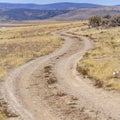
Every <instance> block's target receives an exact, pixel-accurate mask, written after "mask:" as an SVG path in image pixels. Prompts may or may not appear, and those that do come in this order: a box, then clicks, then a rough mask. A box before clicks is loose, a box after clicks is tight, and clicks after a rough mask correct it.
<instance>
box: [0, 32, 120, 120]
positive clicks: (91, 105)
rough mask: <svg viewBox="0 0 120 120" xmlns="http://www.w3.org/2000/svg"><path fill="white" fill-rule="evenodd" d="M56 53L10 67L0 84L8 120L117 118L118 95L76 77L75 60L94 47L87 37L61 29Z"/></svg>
mask: <svg viewBox="0 0 120 120" xmlns="http://www.w3.org/2000/svg"><path fill="white" fill-rule="evenodd" d="M53 34H54V35H56V36H59V37H60V38H62V39H64V44H63V46H62V47H61V48H59V49H57V50H56V51H55V52H53V53H51V54H49V55H46V56H43V57H40V58H38V59H36V60H33V61H31V62H29V63H26V64H25V65H23V66H21V67H19V68H17V69H15V70H13V71H12V72H11V73H10V74H9V75H8V76H7V77H6V78H5V83H4V85H3V91H2V92H3V95H4V98H5V100H6V101H7V102H8V105H9V106H8V107H9V109H11V112H12V113H14V114H17V116H18V117H14V118H13V117H11V118H10V119H9V120H119V119H120V95H119V94H118V93H113V92H108V91H104V90H102V89H97V88H95V87H93V86H92V84H91V83H90V82H89V81H88V80H87V79H84V78H82V77H80V76H79V74H78V73H77V71H76V63H77V62H78V61H79V59H81V58H82V57H83V55H84V54H85V52H86V51H87V50H88V49H91V48H92V47H93V43H92V41H90V40H89V39H87V38H84V37H80V36H74V35H71V34H68V33H66V32H64V31H58V32H55V33H53Z"/></svg>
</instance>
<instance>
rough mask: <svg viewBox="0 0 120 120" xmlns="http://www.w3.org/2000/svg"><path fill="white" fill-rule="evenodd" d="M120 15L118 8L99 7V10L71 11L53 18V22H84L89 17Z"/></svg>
mask: <svg viewBox="0 0 120 120" xmlns="http://www.w3.org/2000/svg"><path fill="white" fill-rule="evenodd" d="M119 13H120V6H111V7H99V8H83V9H77V10H74V11H71V12H69V13H66V14H64V15H60V16H57V17H55V18H54V19H55V20H63V21H64V20H65V21H66V20H69V21H71V20H86V19H88V18H89V17H91V16H94V15H100V16H103V15H105V14H111V15H116V14H119Z"/></svg>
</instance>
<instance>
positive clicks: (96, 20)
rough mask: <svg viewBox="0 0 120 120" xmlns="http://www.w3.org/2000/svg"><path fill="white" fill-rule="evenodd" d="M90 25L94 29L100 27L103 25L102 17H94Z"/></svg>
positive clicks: (90, 20)
mask: <svg viewBox="0 0 120 120" xmlns="http://www.w3.org/2000/svg"><path fill="white" fill-rule="evenodd" d="M89 24H90V26H92V27H98V26H100V25H101V17H100V16H93V17H91V18H90V19H89Z"/></svg>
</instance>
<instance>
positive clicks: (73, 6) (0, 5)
mask: <svg viewBox="0 0 120 120" xmlns="http://www.w3.org/2000/svg"><path fill="white" fill-rule="evenodd" d="M100 6H101V5H96V4H90V3H69V2H63V3H62V2H61V3H53V4H45V5H42V4H41V5H39V4H12V3H0V8H5V9H6V8H7V9H16V8H24V9H39V10H56V9H57V10H69V9H77V8H93V7H100Z"/></svg>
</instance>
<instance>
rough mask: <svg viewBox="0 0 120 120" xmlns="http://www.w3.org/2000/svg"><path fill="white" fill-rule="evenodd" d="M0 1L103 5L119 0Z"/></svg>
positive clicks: (118, 0)
mask: <svg viewBox="0 0 120 120" xmlns="http://www.w3.org/2000/svg"><path fill="white" fill-rule="evenodd" d="M0 2H9V3H37V4H48V3H56V2H76V3H95V4H104V5H116V4H120V0H76V1H75V0H0Z"/></svg>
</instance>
